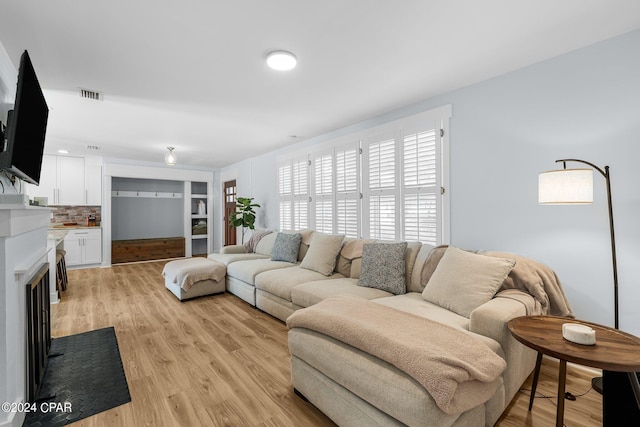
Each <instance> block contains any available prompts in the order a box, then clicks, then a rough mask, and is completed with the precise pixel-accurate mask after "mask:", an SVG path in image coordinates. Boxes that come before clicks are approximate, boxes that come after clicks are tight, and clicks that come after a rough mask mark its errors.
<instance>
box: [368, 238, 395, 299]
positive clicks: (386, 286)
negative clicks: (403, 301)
mask: <svg viewBox="0 0 640 427" xmlns="http://www.w3.org/2000/svg"><path fill="white" fill-rule="evenodd" d="M406 250H407V242H402V243H367V244H365V245H364V246H363V247H362V272H361V273H360V279H359V280H358V286H364V287H367V288H376V289H381V290H383V291H387V292H391V293H392V294H395V295H400V294H406V293H407V283H406V281H405V269H406V266H405V262H404V258H405V252H406Z"/></svg>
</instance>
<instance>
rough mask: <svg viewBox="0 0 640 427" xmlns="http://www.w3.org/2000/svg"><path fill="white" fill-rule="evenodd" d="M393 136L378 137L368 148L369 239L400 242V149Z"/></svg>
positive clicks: (366, 225) (367, 231) (366, 187)
mask: <svg viewBox="0 0 640 427" xmlns="http://www.w3.org/2000/svg"><path fill="white" fill-rule="evenodd" d="M396 146H397V144H396V140H395V138H394V137H393V136H391V135H390V136H388V137H377V138H373V139H371V140H370V142H369V143H368V144H367V145H366V147H365V150H366V154H367V155H366V157H365V166H366V171H365V178H366V185H365V186H364V188H365V190H366V200H365V204H366V206H367V211H366V215H365V218H364V225H365V233H364V234H365V237H369V238H371V239H384V240H396V239H398V238H399V237H400V233H399V232H398V231H399V230H398V228H399V227H398V224H399V223H400V222H399V216H398V213H399V212H398V209H397V203H398V187H397V182H398V181H399V180H398V179H397V166H398V165H397V161H396V160H397V148H396Z"/></svg>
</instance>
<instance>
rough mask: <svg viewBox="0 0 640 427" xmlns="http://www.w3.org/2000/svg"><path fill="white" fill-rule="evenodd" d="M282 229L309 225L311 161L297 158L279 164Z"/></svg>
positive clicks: (297, 228)
mask: <svg viewBox="0 0 640 427" xmlns="http://www.w3.org/2000/svg"><path fill="white" fill-rule="evenodd" d="M278 195H279V220H280V221H279V225H280V230H300V229H303V228H308V226H309V161H308V160H307V159H306V158H304V159H296V160H292V161H287V162H284V163H281V164H280V166H278Z"/></svg>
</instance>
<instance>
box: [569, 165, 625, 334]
mask: <svg viewBox="0 0 640 427" xmlns="http://www.w3.org/2000/svg"><path fill="white" fill-rule="evenodd" d="M559 162H562V163H564V168H565V169H566V168H567V163H566V162H578V163H583V164H585V165H588V166H591V167H592V168H594V169H595V170H597V171H598V172H600V174H601V175H602V176H603V177H604V179H605V181H606V185H607V204H608V206H609V232H610V233H611V259H612V261H613V306H614V324H615V328H616V329H619V328H618V326H619V324H618V262H617V260H616V235H615V232H614V228H613V204H612V203H611V179H610V175H609V166H605V167H604V170H602V169H601V168H599V167H598V166H596V165H594V164H593V163H590V162H587V161H584V160H579V159H560V160H556V163H559Z"/></svg>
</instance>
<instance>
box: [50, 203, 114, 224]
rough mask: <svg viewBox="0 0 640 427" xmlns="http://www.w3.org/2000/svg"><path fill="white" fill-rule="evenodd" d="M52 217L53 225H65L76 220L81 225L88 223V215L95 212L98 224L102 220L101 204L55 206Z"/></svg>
mask: <svg viewBox="0 0 640 427" xmlns="http://www.w3.org/2000/svg"><path fill="white" fill-rule="evenodd" d="M51 213H52V215H53V216H52V217H51V225H63V224H64V223H68V222H75V223H77V224H79V225H87V215H89V214H95V216H96V224H97V225H100V223H101V222H102V214H101V207H100V206H55V207H54V209H53V211H52V212H51Z"/></svg>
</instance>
